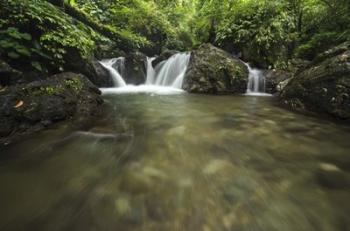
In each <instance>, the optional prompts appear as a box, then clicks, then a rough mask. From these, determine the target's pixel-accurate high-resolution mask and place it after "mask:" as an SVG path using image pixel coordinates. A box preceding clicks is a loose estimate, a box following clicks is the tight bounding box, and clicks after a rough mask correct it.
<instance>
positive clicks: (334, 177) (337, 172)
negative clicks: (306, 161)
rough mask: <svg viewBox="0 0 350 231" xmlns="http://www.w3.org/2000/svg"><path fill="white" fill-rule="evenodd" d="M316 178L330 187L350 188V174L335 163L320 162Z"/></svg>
mask: <svg viewBox="0 0 350 231" xmlns="http://www.w3.org/2000/svg"><path fill="white" fill-rule="evenodd" d="M316 179H317V181H318V183H319V184H320V185H322V186H323V187H326V188H329V189H349V188H350V174H349V173H347V172H344V171H342V170H341V169H339V168H338V166H336V165H333V164H329V163H322V164H320V166H319V168H318V169H317V171H316Z"/></svg>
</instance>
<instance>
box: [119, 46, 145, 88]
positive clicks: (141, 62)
mask: <svg viewBox="0 0 350 231" xmlns="http://www.w3.org/2000/svg"><path fill="white" fill-rule="evenodd" d="M146 62H147V56H146V55H144V54H143V53H141V52H133V53H130V54H127V55H126V57H125V73H124V75H123V78H124V79H125V82H126V83H128V84H134V85H139V84H143V83H145V82H146V73H147V70H146Z"/></svg>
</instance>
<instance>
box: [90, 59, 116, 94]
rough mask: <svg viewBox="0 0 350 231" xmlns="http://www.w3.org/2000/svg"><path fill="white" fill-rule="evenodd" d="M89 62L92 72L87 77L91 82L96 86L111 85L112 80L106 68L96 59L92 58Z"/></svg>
mask: <svg viewBox="0 0 350 231" xmlns="http://www.w3.org/2000/svg"><path fill="white" fill-rule="evenodd" d="M91 62H92V66H93V68H94V74H93V75H92V76H91V77H90V78H89V79H90V80H91V82H92V83H94V84H95V85H96V86H98V87H112V86H113V80H112V78H111V76H110V74H109V72H108V70H107V69H106V68H104V67H103V66H102V64H101V63H99V62H98V60H96V59H93V60H92V61H91Z"/></svg>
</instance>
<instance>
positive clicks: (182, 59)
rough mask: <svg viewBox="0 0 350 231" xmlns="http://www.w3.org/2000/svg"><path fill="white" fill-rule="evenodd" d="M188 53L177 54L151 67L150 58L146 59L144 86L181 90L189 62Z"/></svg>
mask: <svg viewBox="0 0 350 231" xmlns="http://www.w3.org/2000/svg"><path fill="white" fill-rule="evenodd" d="M190 57H191V54H190V53H178V54H175V55H173V56H171V57H170V58H169V59H168V60H166V61H163V62H161V63H159V64H158V65H157V66H156V67H155V69H153V67H152V61H153V60H152V58H150V59H148V64H147V79H146V85H156V86H166V87H174V88H179V89H181V88H182V82H183V79H184V76H185V73H186V70H187V66H188V63H189V61H190Z"/></svg>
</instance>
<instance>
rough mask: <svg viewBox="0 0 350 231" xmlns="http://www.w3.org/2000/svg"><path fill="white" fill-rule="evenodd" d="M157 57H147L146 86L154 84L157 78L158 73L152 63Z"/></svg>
mask: <svg viewBox="0 0 350 231" xmlns="http://www.w3.org/2000/svg"><path fill="white" fill-rule="evenodd" d="M155 59H156V57H152V58H150V57H147V66H146V70H147V73H146V85H150V84H153V83H154V79H155V77H156V72H155V70H154V68H153V65H152V62H153V60H155Z"/></svg>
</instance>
